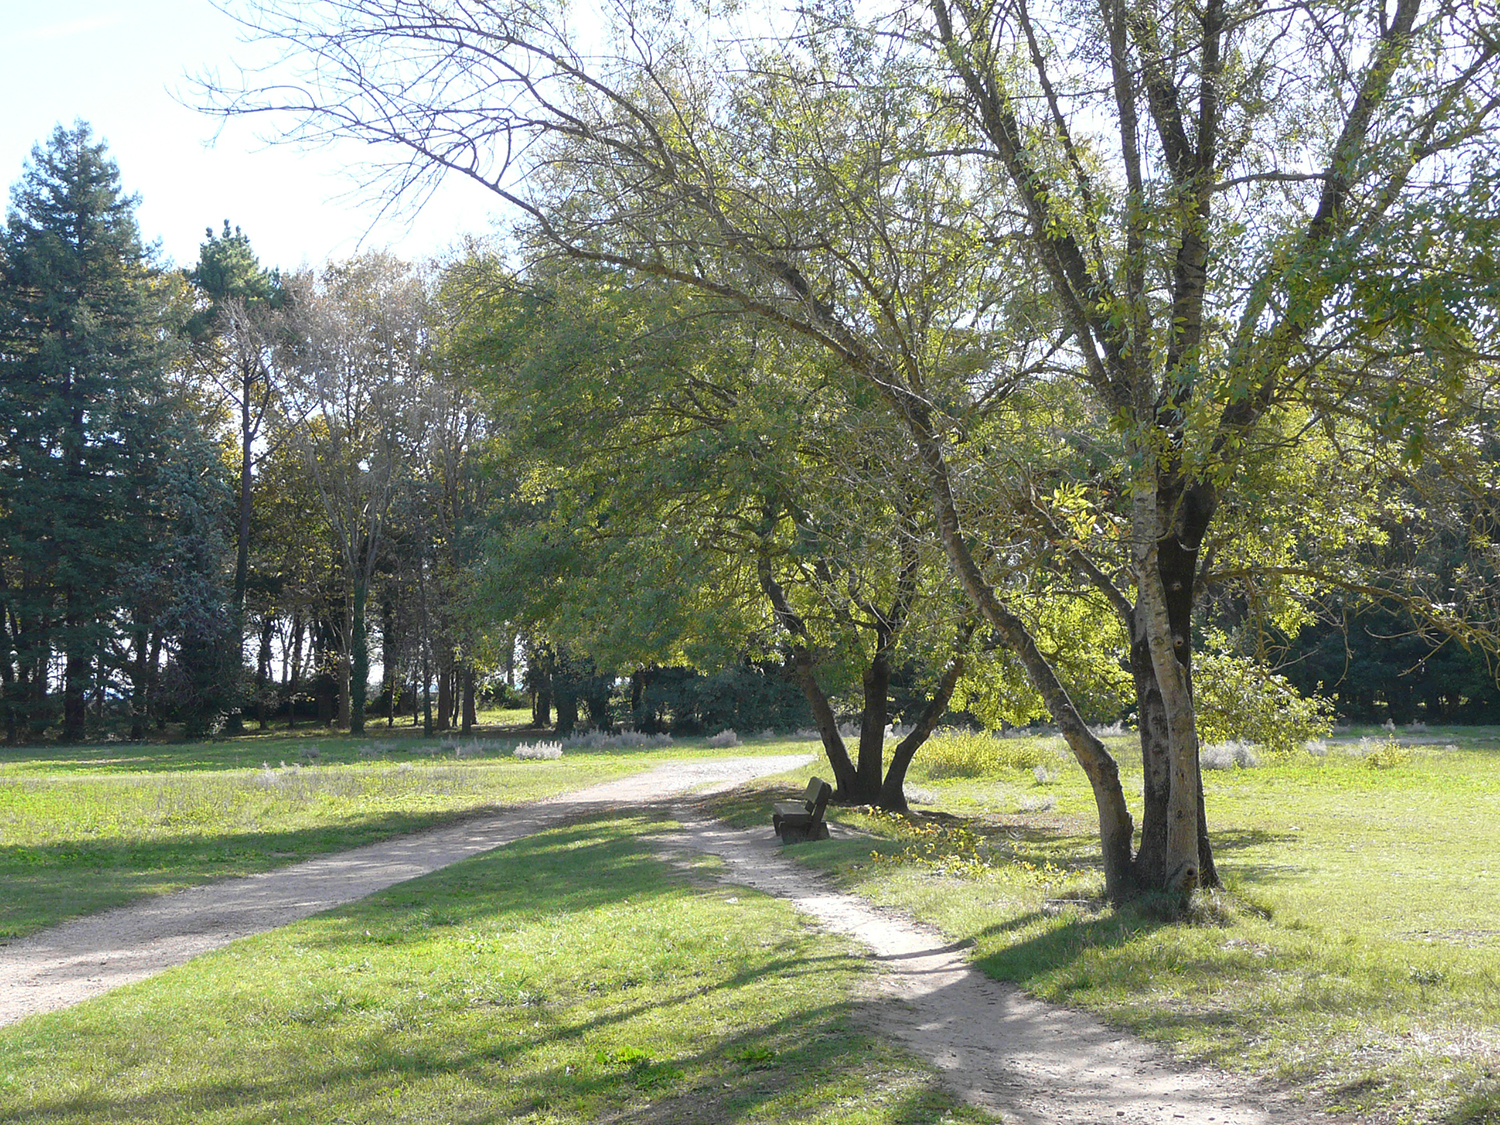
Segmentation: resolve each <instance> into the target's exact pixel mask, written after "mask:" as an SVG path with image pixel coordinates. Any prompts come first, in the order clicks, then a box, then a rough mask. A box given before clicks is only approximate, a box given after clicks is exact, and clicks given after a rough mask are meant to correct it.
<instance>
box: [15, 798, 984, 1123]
mask: <svg viewBox="0 0 1500 1125" xmlns="http://www.w3.org/2000/svg"><path fill="white" fill-rule="evenodd" d="M657 827H659V826H657V825H653V824H652V823H650V822H648V821H645V820H642V819H621V820H600V821H595V822H591V823H585V824H581V825H575V826H572V827H568V828H564V829H558V830H555V831H551V832H547V833H543V834H541V835H538V836H535V837H531V838H529V839H526V840H521V841H518V842H516V843H514V844H512V845H510V846H508V847H505V848H502V849H499V850H498V851H495V852H493V853H490V854H489V855H486V856H483V857H480V858H477V859H474V860H470V861H468V862H466V863H462V864H459V865H456V866H454V867H451V868H448V869H446V870H444V871H442V872H439V873H437V874H435V875H432V876H429V877H427V878H425V879H421V880H416V881H413V882H410V883H406V884H403V885H402V886H400V887H396V888H393V889H392V890H390V891H387V892H385V893H383V894H380V895H377V896H374V897H372V898H370V899H368V900H365V901H363V902H361V903H358V904H355V905H354V906H351V907H348V908H345V909H341V910H336V911H332V912H330V913H327V914H323V915H320V916H318V917H316V918H313V919H310V920H308V921H305V922H302V923H299V924H297V925H294V926H289V927H286V928H284V929H281V930H277V931H275V932H274V933H271V934H267V935H264V936H261V937H257V938H252V939H249V940H247V941H243V942H240V943H237V944H236V945H235V946H234V947H232V948H231V949H228V950H223V951H220V952H218V953H215V954H211V955H209V956H206V957H203V958H200V959H198V960H196V961H194V962H192V963H191V964H189V965H185V966H183V967H181V968H178V969H175V970H173V971H171V972H169V973H166V974H163V975H162V976H160V977H157V978H154V979H153V980H150V981H147V982H144V983H142V984H138V985H134V986H131V987H128V988H124V989H121V990H118V991H116V992H113V993H111V994H109V995H108V996H105V997H102V998H100V999H98V1000H95V1001H92V1002H90V1003H87V1004H83V1005H81V1006H79V1007H77V1008H74V1009H71V1010H68V1011H65V1012H57V1013H53V1014H50V1015H47V1016H42V1017H36V1018H32V1019H29V1020H26V1021H23V1022H22V1023H21V1024H18V1025H15V1026H13V1027H11V1028H8V1029H5V1030H4V1031H0V1121H5V1122H26V1123H27V1125H43V1123H45V1125H64V1123H77V1125H95V1123H98V1122H103V1121H109V1122H143V1123H144V1122H151V1123H162V1125H166V1123H171V1122H192V1123H195V1125H197V1123H218V1122H247V1123H248V1122H278V1123H285V1125H293V1123H303V1122H305V1123H308V1125H313V1123H316V1125H325V1123H329V1122H391V1121H412V1122H416V1121H424V1122H425V1121H432V1122H489V1121H499V1120H507V1121H518V1122H534V1123H538V1125H540V1123H543V1122H553V1123H555V1122H592V1121H599V1120H633V1121H660V1122H668V1121H677V1122H726V1123H727V1122H739V1121H746V1122H750V1121H787V1120H807V1121H814V1122H830V1123H832V1122H839V1123H845V1122H849V1123H868V1125H876V1123H889V1125H916V1123H918V1122H958V1121H973V1122H980V1121H984V1120H988V1118H986V1117H984V1116H983V1115H980V1114H978V1113H976V1112H974V1111H972V1110H969V1109H965V1108H963V1107H960V1106H958V1105H956V1104H955V1103H954V1101H953V1099H952V1098H950V1097H949V1096H947V1095H945V1094H942V1093H940V1092H938V1091H937V1090H936V1088H935V1087H934V1084H933V1081H932V1079H933V1075H932V1072H931V1071H930V1070H929V1069H928V1068H927V1067H925V1066H923V1065H921V1064H919V1063H917V1062H915V1061H913V1060H912V1059H911V1058H909V1057H907V1056H905V1055H903V1054H901V1053H900V1052H898V1051H896V1050H894V1049H893V1048H892V1047H890V1046H889V1045H887V1044H885V1043H883V1042H881V1041H880V1040H879V1039H878V1038H875V1037H874V1036H873V1035H872V1034H871V1033H870V1032H869V1031H868V1030H867V1029H868V1028H869V1027H870V1026H871V1020H870V1019H869V1018H868V1017H866V1016H863V1015H862V1014H861V1012H860V1004H859V1002H858V1001H857V1000H855V999H853V998H852V996H853V992H854V986H855V984H856V983H857V980H858V978H859V977H860V976H861V975H862V974H863V973H865V972H867V971H868V968H867V963H866V962H865V960H864V959H863V958H861V957H860V956H858V955H857V953H856V952H855V951H853V950H851V948H850V947H849V946H848V945H847V944H846V943H845V942H843V941H841V940H838V939H835V938H830V937H827V936H824V935H821V934H817V933H815V932H814V931H812V930H810V929H808V928H807V927H805V926H804V925H803V924H802V923H800V922H799V921H798V920H797V918H796V917H795V916H794V915H793V913H792V911H791V910H790V909H789V908H788V907H787V906H786V905H785V904H783V903H781V902H778V901H776V900H773V899H768V898H765V897H764V896H761V895H758V894H755V893H754V892H751V891H748V890H745V889H743V888H736V887H729V888H725V887H722V886H719V885H717V884H715V883H713V882H712V881H710V880H708V879H705V878H703V877H702V873H699V872H694V871H686V872H685V871H683V870H681V869H679V868H678V867H676V866H673V865H670V864H667V863H664V862H662V861H661V860H658V859H657V858H655V857H654V855H653V854H652V853H651V848H650V840H649V838H648V837H649V834H650V833H651V832H652V831H653V830H655V829H656V828H657Z"/></svg>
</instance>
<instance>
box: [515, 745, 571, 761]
mask: <svg viewBox="0 0 1500 1125" xmlns="http://www.w3.org/2000/svg"><path fill="white" fill-rule="evenodd" d="M562 752H563V751H562V743H561V742H537V743H531V742H523V743H521V745H519V746H517V747H516V757H518V758H532V759H546V760H555V759H557V758H561V757H562Z"/></svg>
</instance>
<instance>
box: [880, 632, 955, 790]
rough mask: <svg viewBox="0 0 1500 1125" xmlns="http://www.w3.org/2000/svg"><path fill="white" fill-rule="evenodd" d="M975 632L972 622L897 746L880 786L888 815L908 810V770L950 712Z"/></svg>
mask: <svg viewBox="0 0 1500 1125" xmlns="http://www.w3.org/2000/svg"><path fill="white" fill-rule="evenodd" d="M973 631H974V627H973V625H972V623H971V624H968V625H966V626H965V627H964V629H963V630H962V631H961V632H960V634H959V643H958V646H957V647H958V651H957V652H955V653H954V656H953V659H952V660H950V661H949V662H948V667H947V668H945V669H943V676H942V679H940V680H939V681H938V686H937V690H936V691H934V692H933V693H932V698H931V699H929V700H928V701H927V706H926V707H924V708H923V709H922V715H921V718H919V719H918V720H917V722H916V725H915V726H914V727H912V729H911V730H910V732H908V733H907V735H906V737H905V738H903V739H902V740H901V741H900V742H899V743H897V744H896V749H895V752H894V753H893V754H892V755H891V764H890V767H889V768H888V769H887V770H886V773H885V780H884V781H883V782H882V783H881V785H880V801H879V805H880V807H881V808H883V809H885V810H886V811H888V812H905V811H906V808H907V805H906V771H907V770H908V769H910V768H911V763H912V759H913V758H914V757H916V754H917V751H918V750H920V749H921V748H922V745H923V743H925V742H926V741H927V740H928V739H929V738H930V737H932V732H933V731H934V730H936V729H937V725H938V722H939V720H941V719H942V717H943V715H944V714H946V713H947V711H948V704H949V703H950V702H952V700H953V690H954V688H956V687H957V686H958V679H959V677H960V676H962V675H963V672H964V663H965V650H966V649H967V648H968V642H969V637H970V636H971V635H972V634H973Z"/></svg>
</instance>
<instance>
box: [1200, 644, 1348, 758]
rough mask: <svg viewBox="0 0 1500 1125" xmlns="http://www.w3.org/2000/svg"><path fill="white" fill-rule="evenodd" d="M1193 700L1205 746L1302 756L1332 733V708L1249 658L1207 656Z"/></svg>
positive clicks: (1220, 654) (1202, 665)
mask: <svg viewBox="0 0 1500 1125" xmlns="http://www.w3.org/2000/svg"><path fill="white" fill-rule="evenodd" d="M1193 696H1194V701H1195V703H1196V704H1197V715H1198V737H1199V739H1201V740H1202V741H1203V742H1228V741H1232V740H1237V741H1244V742H1253V743H1255V744H1256V745H1258V746H1261V747H1263V748H1264V749H1265V750H1266V751H1267V752H1268V753H1270V754H1272V755H1282V756H1285V755H1288V754H1294V753H1296V752H1298V751H1300V750H1301V749H1302V748H1303V747H1304V746H1305V745H1306V744H1307V743H1308V742H1309V741H1311V740H1312V739H1315V738H1322V737H1323V736H1324V735H1326V734H1327V733H1328V732H1329V731H1330V730H1332V729H1333V704H1332V702H1331V701H1329V700H1327V699H1324V698H1322V697H1321V696H1317V695H1313V696H1303V695H1301V694H1299V693H1298V691H1297V689H1296V688H1295V687H1293V686H1292V684H1291V682H1290V681H1288V680H1287V679H1286V677H1284V676H1279V675H1276V674H1275V673H1273V672H1271V671H1270V670H1269V669H1267V668H1266V667H1265V666H1264V665H1263V664H1261V663H1259V662H1258V661H1256V660H1254V659H1253V658H1251V657H1246V656H1239V655H1235V654H1233V653H1222V652H1221V653H1213V652H1205V653H1203V654H1201V655H1200V656H1199V657H1198V658H1197V659H1196V661H1195V662H1194V668H1193Z"/></svg>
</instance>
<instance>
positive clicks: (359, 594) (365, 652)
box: [349, 583, 370, 734]
mask: <svg viewBox="0 0 1500 1125" xmlns="http://www.w3.org/2000/svg"><path fill="white" fill-rule="evenodd" d="M368 596H369V591H368V590H367V589H366V587H365V585H364V583H360V584H359V585H358V586H356V587H355V588H354V617H353V620H352V621H351V622H350V625H351V627H352V629H353V633H354V635H353V637H351V638H350V645H349V647H350V649H351V650H352V652H351V658H352V659H351V668H350V672H349V676H350V682H349V733H350V734H364V733H365V706H366V704H367V703H368V700H367V699H366V696H367V695H368V694H369V691H370V641H369V636H368V635H367V634H366V632H365V603H366V599H367V598H368Z"/></svg>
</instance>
